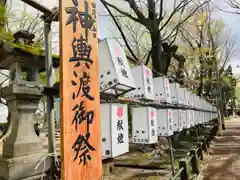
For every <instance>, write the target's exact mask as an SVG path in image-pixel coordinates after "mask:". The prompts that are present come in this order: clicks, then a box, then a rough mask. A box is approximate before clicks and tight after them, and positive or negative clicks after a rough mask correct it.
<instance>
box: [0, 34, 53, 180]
mask: <svg viewBox="0 0 240 180" xmlns="http://www.w3.org/2000/svg"><path fill="white" fill-rule="evenodd" d="M25 35H26V34H25ZM19 36H20V37H24V36H21V33H19V34H18V37H19ZM29 37H33V36H30V35H29ZM30 41H32V40H29V39H25V40H23V42H25V43H26V42H30ZM15 42H19V41H18V40H15ZM4 53H5V55H4V56H3V58H0V68H2V69H8V70H9V73H10V81H9V85H8V86H7V87H4V88H2V89H0V97H3V98H4V99H6V101H7V104H8V109H9V112H10V118H11V123H10V124H11V125H10V128H9V130H10V132H8V133H9V135H8V137H7V138H6V141H4V143H3V152H2V156H0V179H1V180H10V179H11V180H19V179H25V178H30V179H36V180H37V179H40V178H39V177H40V175H41V174H42V171H43V163H42V164H41V165H40V166H39V167H38V168H36V166H37V165H38V163H39V162H40V161H41V159H42V158H43V157H44V151H43V146H42V143H41V141H40V138H39V137H37V135H36V133H35V131H34V124H35V123H36V118H35V112H36V110H37V109H38V105H39V100H40V98H41V97H42V93H41V91H40V87H39V81H38V79H39V78H38V69H39V68H43V67H44V57H39V56H36V55H33V54H30V53H27V52H24V51H23V50H22V49H21V48H16V47H14V46H11V45H6V44H5V45H4ZM48 164H49V163H45V171H47V170H49V165H48Z"/></svg>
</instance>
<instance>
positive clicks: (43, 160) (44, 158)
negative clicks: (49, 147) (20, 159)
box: [34, 153, 58, 180]
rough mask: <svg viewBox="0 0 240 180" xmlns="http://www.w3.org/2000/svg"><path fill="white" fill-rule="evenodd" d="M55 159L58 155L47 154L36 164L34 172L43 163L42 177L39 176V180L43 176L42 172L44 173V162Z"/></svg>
mask: <svg viewBox="0 0 240 180" xmlns="http://www.w3.org/2000/svg"><path fill="white" fill-rule="evenodd" d="M52 156H53V157H57V156H58V155H57V154H55V153H50V154H47V155H46V156H44V157H43V158H42V159H41V160H40V162H39V163H38V164H37V166H36V167H35V168H34V170H36V169H38V168H39V166H40V165H41V164H42V162H43V170H42V175H41V180H43V176H44V171H45V168H46V160H47V158H48V157H52Z"/></svg>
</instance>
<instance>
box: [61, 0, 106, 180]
mask: <svg viewBox="0 0 240 180" xmlns="http://www.w3.org/2000/svg"><path fill="white" fill-rule="evenodd" d="M96 30H97V26H96V4H95V3H94V1H92V0H60V52H61V61H60V87H61V88H60V101H61V165H62V167H61V171H62V175H61V179H63V180H70V179H72V180H73V179H74V180H90V179H91V180H98V179H100V178H101V171H102V160H101V156H102V155H101V141H100V139H101V138H100V96H99V73H98V71H99V70H98V39H97V31H96Z"/></svg>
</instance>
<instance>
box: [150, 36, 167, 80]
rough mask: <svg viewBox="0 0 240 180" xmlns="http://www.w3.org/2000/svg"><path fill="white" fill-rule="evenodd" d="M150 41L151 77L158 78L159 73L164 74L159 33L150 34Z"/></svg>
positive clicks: (164, 66) (163, 59)
mask: <svg viewBox="0 0 240 180" xmlns="http://www.w3.org/2000/svg"><path fill="white" fill-rule="evenodd" d="M151 39H152V68H153V70H154V71H153V77H158V76H159V73H161V74H166V70H165V69H166V65H167V64H166V59H165V58H164V55H163V50H162V43H161V37H160V33H159V32H154V33H151Z"/></svg>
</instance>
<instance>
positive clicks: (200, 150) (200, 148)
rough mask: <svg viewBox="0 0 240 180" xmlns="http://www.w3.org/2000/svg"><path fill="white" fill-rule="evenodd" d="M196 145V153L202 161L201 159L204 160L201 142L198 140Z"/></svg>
mask: <svg viewBox="0 0 240 180" xmlns="http://www.w3.org/2000/svg"><path fill="white" fill-rule="evenodd" d="M197 146H198V153H197V154H198V157H199V159H200V160H201V161H202V160H204V154H203V143H202V142H198V143H197Z"/></svg>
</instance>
